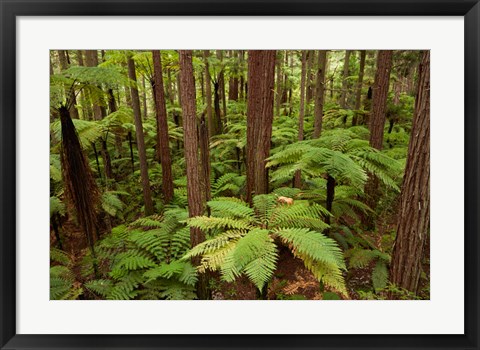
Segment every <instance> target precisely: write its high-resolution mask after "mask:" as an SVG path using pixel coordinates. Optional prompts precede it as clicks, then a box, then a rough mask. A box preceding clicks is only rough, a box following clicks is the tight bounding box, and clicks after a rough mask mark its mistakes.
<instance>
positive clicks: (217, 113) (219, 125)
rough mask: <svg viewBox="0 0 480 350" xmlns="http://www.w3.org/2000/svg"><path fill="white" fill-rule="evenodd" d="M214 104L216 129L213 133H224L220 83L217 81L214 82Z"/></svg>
mask: <svg viewBox="0 0 480 350" xmlns="http://www.w3.org/2000/svg"><path fill="white" fill-rule="evenodd" d="M213 106H214V109H215V123H214V125H215V129H214V132H213V135H218V134H221V133H222V129H223V125H222V112H221V111H220V84H219V83H218V80H217V81H214V82H213Z"/></svg>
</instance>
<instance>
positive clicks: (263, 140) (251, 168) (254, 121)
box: [247, 50, 275, 203]
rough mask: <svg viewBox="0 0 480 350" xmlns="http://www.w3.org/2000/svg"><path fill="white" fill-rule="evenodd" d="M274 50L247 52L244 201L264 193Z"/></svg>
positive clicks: (250, 200)
mask: <svg viewBox="0 0 480 350" xmlns="http://www.w3.org/2000/svg"><path fill="white" fill-rule="evenodd" d="M274 83H275V51H274V50H250V51H248V106H247V201H248V202H249V203H251V202H252V196H253V195H258V194H263V193H268V172H267V169H266V168H265V165H266V161H265V160H266V159H267V158H268V156H269V154H270V143H271V138H272V122H273V97H274V94H273V90H274Z"/></svg>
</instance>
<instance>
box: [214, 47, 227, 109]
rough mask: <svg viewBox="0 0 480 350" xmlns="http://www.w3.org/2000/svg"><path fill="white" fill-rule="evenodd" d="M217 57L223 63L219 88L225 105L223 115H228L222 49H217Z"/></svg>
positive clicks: (219, 77) (219, 76)
mask: <svg viewBox="0 0 480 350" xmlns="http://www.w3.org/2000/svg"><path fill="white" fill-rule="evenodd" d="M216 52H217V58H218V59H219V60H220V63H221V64H222V70H221V71H220V73H219V74H218V79H217V81H218V88H219V90H220V98H221V100H222V107H223V117H224V118H226V117H227V99H226V98H225V74H224V68H223V51H222V50H217V51H216Z"/></svg>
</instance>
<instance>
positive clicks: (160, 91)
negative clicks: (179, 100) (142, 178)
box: [152, 50, 173, 203]
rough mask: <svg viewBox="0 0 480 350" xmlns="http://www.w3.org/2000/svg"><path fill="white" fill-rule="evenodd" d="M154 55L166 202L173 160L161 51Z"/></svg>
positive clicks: (169, 196)
mask: <svg viewBox="0 0 480 350" xmlns="http://www.w3.org/2000/svg"><path fill="white" fill-rule="evenodd" d="M152 55H153V71H154V73H153V74H154V75H153V83H154V84H153V86H154V88H153V89H154V93H155V94H154V97H155V112H156V114H157V157H158V159H159V160H160V163H161V165H162V189H163V196H164V198H165V203H170V201H171V200H172V198H173V177H172V164H171V163H172V161H171V158H170V144H169V137H168V122H167V107H166V102H165V90H164V86H163V76H162V74H163V73H162V58H161V56H160V51H158V50H154V51H152Z"/></svg>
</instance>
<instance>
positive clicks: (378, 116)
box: [366, 50, 393, 227]
mask: <svg viewBox="0 0 480 350" xmlns="http://www.w3.org/2000/svg"><path fill="white" fill-rule="evenodd" d="M392 53H393V52H392V51H391V50H381V51H379V52H378V57H377V71H376V73H375V82H374V87H373V98H372V112H371V114H370V146H371V147H373V148H376V149H378V150H381V149H382V147H383V134H384V129H385V120H386V110H387V97H388V86H389V83H390V71H391V68H392ZM378 185H379V182H378V178H377V177H376V176H374V175H370V176H369V179H368V182H367V184H366V193H367V194H368V197H367V204H368V206H369V207H370V208H371V209H375V207H376V205H377V201H378V197H379V193H378ZM368 226H369V227H373V218H372V217H370V218H369V222H368Z"/></svg>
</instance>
